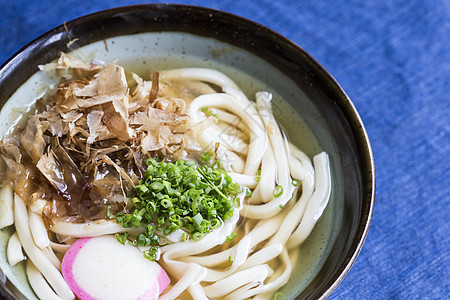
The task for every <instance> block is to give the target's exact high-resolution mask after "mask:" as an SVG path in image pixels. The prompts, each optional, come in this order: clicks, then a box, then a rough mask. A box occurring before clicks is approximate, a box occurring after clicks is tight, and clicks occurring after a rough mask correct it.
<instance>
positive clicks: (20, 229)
mask: <svg viewBox="0 0 450 300" xmlns="http://www.w3.org/2000/svg"><path fill="white" fill-rule="evenodd" d="M14 219H15V226H16V231H17V234H18V236H19V240H20V242H21V243H22V246H23V249H24V250H25V253H26V254H27V256H28V257H29V258H30V260H31V261H32V262H33V264H34V265H35V266H36V267H37V268H38V269H39V271H40V272H41V273H42V275H43V276H44V277H45V279H46V280H47V281H48V283H49V284H50V285H51V287H52V288H53V289H54V290H55V292H56V294H57V295H58V296H59V297H61V298H62V299H74V298H75V296H74V294H73V293H72V291H71V290H70V288H69V286H68V285H67V283H66V281H65V280H64V278H63V277H62V275H61V273H60V272H59V270H58V269H57V268H56V267H55V266H54V265H53V264H52V263H51V262H50V261H49V260H48V258H47V257H46V255H45V254H44V253H43V252H42V250H41V249H39V248H38V247H37V246H36V245H35V244H34V242H33V238H32V236H31V232H30V227H29V225H28V213H27V207H26V206H25V203H24V202H23V200H22V199H21V198H20V197H19V196H18V195H17V194H15V195H14ZM44 299H45V298H44Z"/></svg>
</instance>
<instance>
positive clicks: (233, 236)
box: [226, 232, 237, 243]
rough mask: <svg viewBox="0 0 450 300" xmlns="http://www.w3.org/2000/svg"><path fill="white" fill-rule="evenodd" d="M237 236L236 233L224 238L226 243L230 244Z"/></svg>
mask: <svg viewBox="0 0 450 300" xmlns="http://www.w3.org/2000/svg"><path fill="white" fill-rule="evenodd" d="M236 236H237V233H236V232H232V233H231V234H230V235H229V236H227V238H226V242H227V243H231V241H232V240H234V238H235V237H236Z"/></svg>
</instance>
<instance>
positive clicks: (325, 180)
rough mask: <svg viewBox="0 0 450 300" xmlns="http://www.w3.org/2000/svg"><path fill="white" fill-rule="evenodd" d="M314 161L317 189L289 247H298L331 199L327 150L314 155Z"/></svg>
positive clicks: (291, 238)
mask: <svg viewBox="0 0 450 300" xmlns="http://www.w3.org/2000/svg"><path fill="white" fill-rule="evenodd" d="M313 162H314V167H315V173H316V185H315V190H314V193H313V195H312V196H311V199H310V200H309V203H308V206H307V207H306V211H305V213H304V215H303V218H302V220H301V222H300V225H299V226H298V227H297V229H296V230H295V231H294V232H293V233H292V235H291V237H290V238H289V240H288V242H287V244H286V246H287V247H288V248H289V249H292V248H293V247H297V246H298V245H300V244H301V243H302V242H303V241H304V240H305V239H306V238H307V237H308V236H309V234H310V233H311V231H312V229H313V228H314V225H315V224H316V222H317V221H318V220H319V218H320V216H321V215H322V213H323V210H324V209H325V206H326V205H327V203H328V201H329V199H330V194H331V175H330V164H329V159H328V155H327V154H326V153H325V152H322V153H320V154H317V155H316V156H314V158H313Z"/></svg>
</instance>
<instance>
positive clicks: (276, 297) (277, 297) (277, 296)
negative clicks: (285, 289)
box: [273, 292, 284, 300]
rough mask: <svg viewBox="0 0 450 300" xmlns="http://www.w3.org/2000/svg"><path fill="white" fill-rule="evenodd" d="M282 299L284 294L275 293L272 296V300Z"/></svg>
mask: <svg viewBox="0 0 450 300" xmlns="http://www.w3.org/2000/svg"><path fill="white" fill-rule="evenodd" d="M283 299H284V294H283V293H281V292H277V293H275V295H273V300H283Z"/></svg>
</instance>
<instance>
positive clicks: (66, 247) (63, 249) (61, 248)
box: [50, 241, 71, 254]
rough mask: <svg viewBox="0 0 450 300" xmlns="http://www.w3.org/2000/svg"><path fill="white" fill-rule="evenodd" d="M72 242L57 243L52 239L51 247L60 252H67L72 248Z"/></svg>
mask: <svg viewBox="0 0 450 300" xmlns="http://www.w3.org/2000/svg"><path fill="white" fill-rule="evenodd" d="M70 246H71V245H70V244H59V243H55V242H52V241H50V247H52V249H53V250H54V251H56V252H59V253H63V254H64V253H66V251H67V250H69V248H70Z"/></svg>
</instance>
